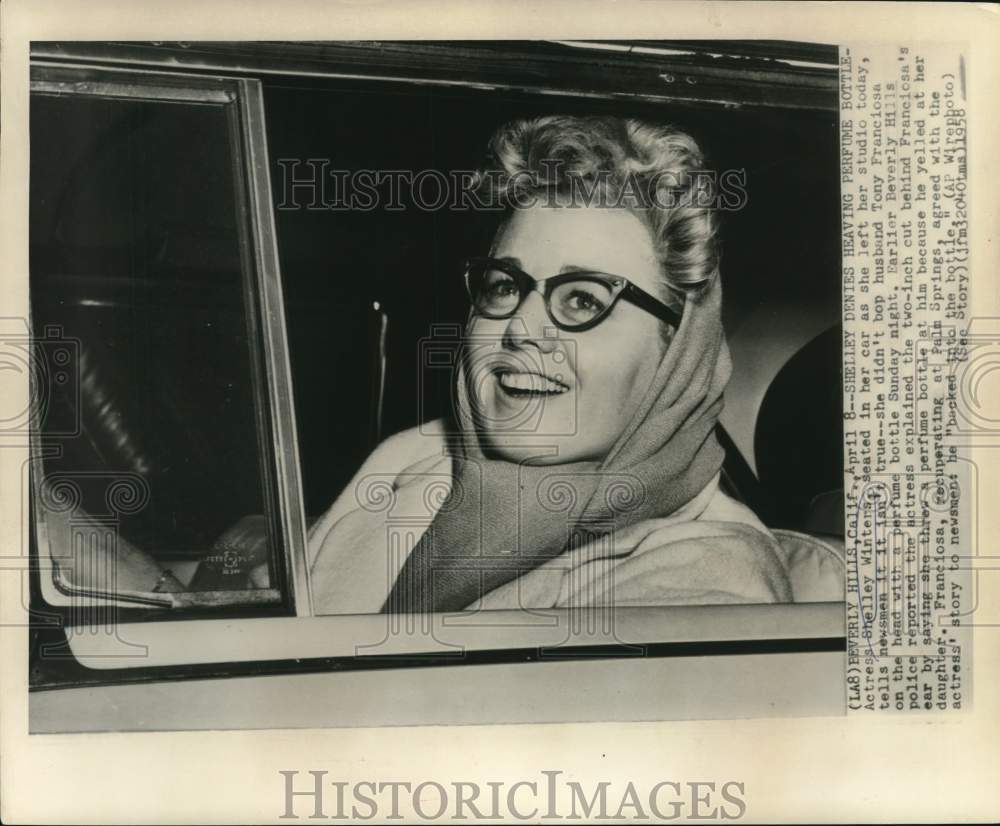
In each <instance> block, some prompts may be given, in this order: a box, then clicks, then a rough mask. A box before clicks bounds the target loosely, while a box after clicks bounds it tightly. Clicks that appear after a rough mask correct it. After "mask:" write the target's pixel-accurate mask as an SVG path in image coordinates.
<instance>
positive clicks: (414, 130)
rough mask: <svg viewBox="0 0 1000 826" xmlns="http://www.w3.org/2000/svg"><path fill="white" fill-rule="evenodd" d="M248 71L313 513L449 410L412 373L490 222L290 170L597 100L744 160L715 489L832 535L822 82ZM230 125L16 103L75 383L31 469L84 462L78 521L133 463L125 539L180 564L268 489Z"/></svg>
mask: <svg viewBox="0 0 1000 826" xmlns="http://www.w3.org/2000/svg"><path fill="white" fill-rule="evenodd" d="M262 79H263V93H264V105H265V112H266V119H267V141H268V149H269V162H270V174H271V183H272V190H273V198H274V203H275V206H276V209H275V223H276V233H277V243H278V250H279V255H280V264H281V276H282V288H283V292H284V297H285V304H284V313H285V319H286V326H287V335H288V340H289V348H290V368H291V377H292V383H293V387H294V395H295V411H296V426H297V434H298V446H299V461H300V465H301V472H302V482H303V493H304V501H305V510H306V515H307V519H313V518H315V517H317V516H319V515H320V514H321V513H322V512H323V511H324V510H325V509H326V508H327V507H329V505H330V504H331V503H332V502H333V500H334V499H335V498H336V497H337V495H338V494H339V493H340V492H341V490H342V489H343V487H344V485H345V484H346V482H347V481H348V480H349V479H350V477H351V476H352V474H353V473H354V472H355V470H356V469H357V467H358V466H359V465H360V464H361V462H362V461H363V460H364V459H365V457H366V456H367V454H368V453H369V452H370V450H371V449H372V447H373V446H374V444H375V442H376V441H377V440H378V439H379V438H381V437H384V436H386V435H389V434H391V433H394V432H397V431H400V430H403V429H405V428H408V427H411V426H413V425H415V424H417V423H418V422H420V421H422V420H427V419H430V418H434V417H437V416H440V415H442V414H443V413H444V412H445V411H446V408H447V405H448V402H449V399H450V388H449V384H448V382H449V378H450V371H445V370H440V369H435V367H434V365H433V364H424V363H422V361H421V359H420V353H421V343H422V342H426V341H427V339H428V337H433V335H434V334H435V329H438V326H440V325H444V327H445V328H447V325H458V324H460V323H461V322H462V321H463V320H464V318H465V314H466V307H465V303H464V302H465V297H464V293H463V289H462V283H461V279H460V270H459V262H460V261H461V260H462V259H463V258H465V257H467V256H470V255H476V254H482V253H483V251H484V249H485V247H486V245H487V244H488V243H489V239H490V237H491V234H492V232H493V230H494V228H495V225H496V221H497V216H496V215H495V214H480V213H473V212H470V211H463V210H448V209H439V210H435V211H431V212H425V211H420V210H416V209H401V210H391V209H375V210H371V211H360V210H330V209H307V208H295V207H294V206H290V205H289V202H288V201H289V199H288V194H289V192H290V191H291V192H292V194H293V198H292V200H295V193H296V192H298V190H295V189H294V188H293V189H292V190H288V186H289V183H290V179H289V178H288V177H287V176H288V173H289V169H290V168H295V169H296V170H297V171H296V173H295V174H297V175H299V176H302V175H305V174H307V171H306V170H305V169H304V168H303V167H301V166H299V167H294V164H293V167H290V166H289V161H292V162H294V161H295V160H296V159H298V160H304V159H316V158H319V159H329V163H330V167H331V168H335V169H342V170H361V169H405V170H420V169H438V170H443V171H447V170H455V169H460V170H474V169H476V168H477V167H479V165H480V164H481V162H482V160H483V157H484V154H485V151H486V144H487V140H488V138H489V136H490V135H491V133H492V132H493V131H494V130H495V129H496V128H497V127H498V126H499V125H501V124H502V123H504V122H506V121H507V120H509V119H512V118H520V117H530V116H533V115H541V114H550V113H573V114H578V113H612V114H619V115H623V116H630V117H640V118H646V119H649V120H651V121H657V122H669V123H672V124H674V125H676V126H678V127H680V128H681V129H684V130H686V131H688V132H689V133H690V134H692V135H693V136H694V137H695V138H696V139H697V140H698V141H699V143H700V144H701V145H702V147H703V148H704V150H705V151H706V154H707V156H708V158H709V164H710V168H713V169H717V170H729V169H738V170H745V176H746V190H747V192H748V195H749V198H748V201H747V203H746V205H745V207H744V208H743V209H741V210H739V211H734V212H730V213H728V214H726V215H724V217H723V236H722V237H723V263H722V278H723V289H724V304H725V310H724V322H725V325H726V329H727V334H728V337H729V341H730V346H731V348H732V351H733V360H734V380H733V383H732V384H731V386H730V390H729V393H728V395H727V409H726V413H725V414H724V416H723V420H722V426H721V429H720V436H721V439H722V441H723V444H724V446H725V448H726V451H727V459H726V464H725V469H724V480H723V481H724V485H725V486H726V488H727V489H728V490H729V492H730V493H732V494H733V495H735V496H737V498H739V499H741V500H742V501H744V502H745V503H746V504H748V505H749V506H750V507H751V508H752V509H753V510H755V511H756V512H757V513H758V515H759V516H760V517H761V518H762V519H763V520H764V521H765V523H767V524H768V525H770V526H774V527H783V528H790V529H793V530H798V531H803V532H807V533H813V534H821V535H824V536H830V537H837V536H841V537H842V536H843V507H842V491H841V488H842V485H843V464H842V462H843V457H842V452H841V450H842V448H841V441H842V436H841V407H840V405H841V380H840V341H841V337H840V332H839V319H840V304H839V301H840V256H839V188H838V180H837V176H836V170H837V168H838V167H837V150H838V136H837V110H836V100H835V93H834V91H831V93H830V94H831V99H830V101H829V105H828V106H813V107H808V106H802V107H799V108H795V109H793V110H789V109H780V110H779V109H775V108H773V107H770V106H766V105H725V106H720V105H718V104H713V103H711V102H707V101H698V100H692V101H688V102H683V101H681V102H674V103H672V104H667V103H664V102H662V101H650V100H647V99H644V98H642V97H636V98H629V97H627V96H624V95H621V96H618V97H614V98H612V99H608V98H596V97H583V96H579V95H571V94H565V95H559V94H538V93H535V92H530V91H524V90H520V91H519V90H517V89H509V88H462V87H456V86H449V85H421V84H416V83H409V82H401V81H400V82H391V81H385V80H383V81H378V82H375V81H371V80H365V79H337V78H324V77H315V76H308V75H306V74H303V75H301V76H288V75H281V74H273V75H267V74H264V75H262ZM225 129H226V124H225V123H224V122H220V121H219V120H218V119H215V118H214V116H213V115H211V114H210V113H208V112H207V111H205V110H202V109H198V108H197V107H194V106H184V105H178V104H173V105H164V104H153V103H142V102H122V101H110V102H109V101H103V100H93V99H72V98H65V97H46V96H36V98H35V99H34V100H33V102H32V110H31V130H32V137H31V140H32V143H31V151H32V156H31V292H32V312H33V324H34V328H35V329H36V330H41V329H43V328H46V327H49V326H53V325H54V326H56V327H58V328H59V329H61V330H62V331H64V334H65V335H66V336H68V337H69V338H70V339H72V340H73V341H74V342H75V345H74V346H75V347H76V350H75V353H76V355H75V357H76V358H78V359H79V376H80V381H79V386H78V387H76V386H73V387H66V388H61V389H58V390H57V391H56V392H55V394H54V395H53V399H52V405H51V411H50V413H49V418H48V420H47V422H48V424H47V426H48V427H50V428H55V429H58V428H59V427H60V426H61V425H60V421H62V422H63V423H64V425H65V426H66V427H71V426H72V424H73V423H74V422H79V434H78V436H77V437H75V438H72V439H66V440H63V442H62V445H63V448H62V450H61V452H59V453H58V454H57V455H56V454H53V455H51V456H48V457H47V458H46V459H45V462H44V472H45V473H46V474H47V475H58V473H59V472H60V471H62V470H71V471H73V472H75V473H77V474H79V472H80V471H81V469H86V472H87V473H89V474H90V477H89V478H90V479H91V482H92V483H91V482H87V483H86V484H84V490H83V501H82V507H83V508H84V509H85V510H87V511H88V512H94V513H99V512H101V509H102V508H103V507H104V506H105V503H104V497H105V491H104V489H103V488H102V487H101V475H102V474H107V473H114V472H123V471H127V472H130V473H134V474H136V475H138V476H139V477H142V479H144V480H145V481H146V483H147V484H148V488H149V491H150V497H151V503H152V507H149V508H145V509H142V510H141V511H139V512H136V513H127V514H124V515H122V517H121V530H122V535H123V537H124V538H125V539H126V540H127V541H129V542H131V543H133V544H135V545H136V546H137V547H141V548H143V549H145V550H147V551H148V552H149V553H151V554H152V555H153V556H154V557H155V558H157V559H161V560H166V561H171V562H174V563H177V562H183V561H184V560H188V561H189V562H193V563H194V564H195V567H197V563H198V562H199V561H200V560H203V559H204V558H205V557H206V556H207V555H211V553H212V550H213V549H214V548H217V547H218V546H219V542H220V540H222V539H223V537H226V536H227V535H229V536H230V537H231V536H232V531H233V529H234V527H236V526H242V527H241V533H240V535H241V537H242V539H240V542H242V543H244V548H245V547H248V546H249V545H254V547H256V548H257V550H256V551H255V555H251V557H252V559H254V560H257V561H259V560H260V558H261V551H260V549H259V548H260V540H261V535H260V534H261V532H262V531H265V526H264V524H263V522H262V521H261V522H260V523H259V524H256V525H255V524H252V523H248V522H247V521H246V520H247V519H248V518H250V519H251V520H252V519H253V518H254V517H255V516H256V517H259V515H261V514H263V513H264V512H265V509H266V503H267V501H268V497H269V495H270V494H269V493H268V489H267V484H266V470H265V465H267V463H268V457H269V455H270V454H269V449H270V448H269V446H268V444H267V439H266V438H265V435H264V434H265V433H266V426H267V420H266V411H262V410H261V407H260V403H259V401H258V399H259V396H258V390H259V387H260V386H261V382H263V381H264V380H265V378H264V370H263V368H262V366H261V364H262V355H261V352H260V349H259V344H258V343H257V342H256V341H255V338H254V330H255V324H256V323H257V322H256V320H255V319H256V313H257V312H258V310H257V308H256V306H255V303H254V297H253V296H252V295H248V294H247V293H246V288H245V284H244V281H243V279H242V275H241V254H243V253H242V252H241V248H240V241H239V238H238V234H237V232H236V229H235V226H236V217H235V209H236V208H235V206H234V201H233V197H232V189H231V186H230V185H229V175H230V169H231V165H232V163H233V158H232V157H230V154H229V150H228V149H227V147H228V143H227V141H226V138H225ZM67 136H71V138H72V139H70V140H67ZM192 147H197V151H196V152H195V151H192ZM291 183H294V181H291ZM376 306H377V307H378V311H376V309H375V307H376ZM436 325H437V326H436ZM383 356H384V362H383V360H382V357H383ZM383 382H384V392H383V391H382V390H381V386H382V383H383ZM60 417H61V418H60ZM255 531H256V533H255ZM249 558H250V557H248V559H249ZM245 561H246V560H244V562H245ZM245 567H246V566H245ZM196 574H197V572H196ZM202 576H203V577H204V576H205V575H204V572H203V573H202ZM192 581H193V582H196V581H197V578H196V577H195V578H194V579H193V580H192ZM192 587H195V586H194V585H192ZM205 587H209V586H207V585H206V586H205Z"/></svg>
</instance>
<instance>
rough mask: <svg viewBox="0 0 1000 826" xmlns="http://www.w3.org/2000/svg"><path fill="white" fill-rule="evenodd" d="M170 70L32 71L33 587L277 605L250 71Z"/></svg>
mask: <svg viewBox="0 0 1000 826" xmlns="http://www.w3.org/2000/svg"><path fill="white" fill-rule="evenodd" d="M168 80H169V82H164V81H163V80H162V79H161V78H158V77H157V76H155V75H154V76H151V77H149V76H145V77H144V76H142V75H131V76H127V77H125V78H122V77H119V76H112V77H110V78H105V77H103V76H102V75H100V74H99V73H98V76H97V77H96V79H95V78H94V77H93V76H91V75H88V74H86V73H83V74H81V73H73V72H68V71H66V70H62V71H56V70H47V71H39V72H36V75H35V77H34V81H33V86H32V99H31V133H32V145H31V149H32V152H31V222H30V224H31V238H30V243H31V248H30V254H31V258H30V267H31V304H32V332H33V336H32V338H33V343H34V345H35V346H34V353H35V363H36V364H37V365H38V366H39V369H40V370H42V371H43V374H40V375H38V376H36V377H35V379H36V386H37V387H38V389H39V391H40V392H43V393H45V413H44V416H43V417H42V419H41V421H40V422H39V423H38V424H39V427H38V430H37V439H36V451H37V459H38V461H37V463H36V465H35V468H34V470H35V477H36V478H35V484H36V493H37V496H36V519H37V523H38V526H39V538H40V540H41V541H40V547H41V548H42V550H43V551H44V552H46V554H47V556H48V559H49V561H50V563H51V568H50V570H49V571H48V572H47V573H46V574H45V575H43V577H42V583H43V586H44V592H45V594H46V597H47V599H48V601H49V602H52V603H57V604H59V603H65V602H67V601H69V602H72V601H73V600H79V599H87V600H91V601H97V602H100V601H102V600H108V599H113V600H114V601H115V602H117V603H121V604H125V605H135V606H143V607H147V608H177V607H183V608H211V607H213V606H225V605H242V606H250V607H252V606H287V605H289V604H290V597H291V594H290V591H289V589H288V588H287V580H288V577H287V576H286V573H287V570H288V568H289V564H288V560H287V558H286V555H285V552H286V550H288V548H289V545H288V544H287V543H286V542H285V541H284V540H285V538H286V530H285V527H284V525H283V519H282V513H281V511H280V508H279V505H278V503H279V501H280V495H279V489H280V483H279V480H278V478H277V477H278V471H277V467H276V458H275V447H274V445H275V443H276V439H275V437H274V434H273V432H272V430H273V411H272V409H271V404H270V398H271V396H272V395H273V391H274V387H273V386H272V385H271V384H270V383H269V381H268V375H269V373H268V367H267V364H266V358H267V356H268V354H267V353H266V352H265V342H266V338H267V337H266V335H265V330H264V326H265V325H264V324H263V323H262V321H261V316H262V312H261V300H262V295H261V288H260V283H259V279H258V274H259V269H260V267H259V265H260V261H259V257H258V256H256V255H255V252H254V243H255V238H257V237H258V236H259V227H255V226H253V224H252V221H248V220H247V216H248V214H249V204H248V199H249V193H250V190H251V184H253V183H254V182H252V181H250V182H248V181H247V180H246V178H245V174H244V169H245V160H246V159H245V157H244V154H245V152H244V142H245V139H246V129H245V126H244V125H243V124H242V123H241V120H240V117H239V115H240V107H241V105H242V104H244V101H241V99H240V93H241V91H242V89H241V87H240V86H238V85H236V86H233V85H229V86H226V85H225V84H223V85H219V84H213V83H211V82H198V81H197V80H195V79H190V78H188V79H182V80H180V81H178V80H176V79H172V80H171V79H168ZM272 372H273V371H272ZM293 516H294V514H293ZM286 522H287V520H286Z"/></svg>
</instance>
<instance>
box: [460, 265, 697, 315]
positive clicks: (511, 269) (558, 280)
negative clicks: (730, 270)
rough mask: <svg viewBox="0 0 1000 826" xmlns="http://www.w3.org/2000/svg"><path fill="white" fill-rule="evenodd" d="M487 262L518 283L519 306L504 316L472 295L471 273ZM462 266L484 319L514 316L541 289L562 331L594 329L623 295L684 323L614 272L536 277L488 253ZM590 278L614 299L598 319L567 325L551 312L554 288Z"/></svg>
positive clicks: (468, 290)
mask: <svg viewBox="0 0 1000 826" xmlns="http://www.w3.org/2000/svg"><path fill="white" fill-rule="evenodd" d="M485 264H488V265H490V266H493V267H495V268H496V269H498V270H500V271H501V272H504V273H506V274H507V275H509V276H510V277H511V278H513V279H514V281H515V282H516V283H517V287H518V293H519V295H520V298H519V300H518V302H517V305H516V306H515V307H514V308H513V309H512V310H511V311H510V312H509V313H503V314H502V315H489V314H486V313H484V312H481V311H480V310H479V309H478V308H477V307H476V299H475V297H474V296H473V295H472V285H471V284H470V283H469V272H470V271H471V270H472V268H473V267H474V266H477V265H485ZM463 267H464V280H465V292H466V294H467V295H468V297H469V301H470V302H471V304H472V311H473V312H474V313H476V314H477V315H480V316H482V317H483V318H490V319H494V320H497V321H500V320H503V319H507V318H513V316H514V314H515V313H516V312H517V311H518V310H519V309H520V308H521V305H522V304H523V303H524V302H525V300H526V299H527V297H528V293H531V292H538V293H539V294H540V295H541V296H542V299H543V301H544V303H545V312H546V314H547V315H548V317H549V320H550V321H551V322H552V323H553V324H555V325H556V327H558V328H559V329H560V330H565V331H566V332H573V333H579V332H583V331H585V330H591V329H593V328H594V327H596V326H597V325H598V324H600V323H601V322H602V321H604V320H605V319H606V318H608V316H610V315H611V311H612V310H613V309H614V308H615V305H616V304H617V303H618V299H619V298H624V299H625V300H626V301H628V302H630V303H631V304H634V305H635V306H637V307H638V308H639V309H641V310H645V311H646V312H647V313H649V314H650V315H653V316H655V317H656V318H658V319H659V320H660V321H664V322H666V323H667V324H670V325H671V326H673V327H674V329H677V328H678V327H680V325H681V314H680V313H678V312H677V311H676V310H675V309H674V308H673V307H670V306H669V305H667V304H666V303H664V302H663V301H661V300H660V299H658V298H657V297H656V296H654V295H651V294H650V293H648V292H646V291H645V290H644V289H642V288H641V287H637V286H636V285H635V284H633V283H632V282H631V281H629V280H628V279H627V278H625V276H623V275H613V274H612V273H606V272H600V271H597V270H577V271H575V272H564V273H557V274H556V275H550V276H549V277H548V278H535V277H534V276H533V275H529V274H528V273H526V272H525V271H524V270H522V269H521V268H520V267H518V266H517V265H516V264H512V263H511V262H510V261H504V260H503V259H501V258H490V257H489V256H475V257H472V258H467V259H465V261H464V262H463ZM588 278H589V279H591V280H596V281H599V282H601V283H603V284H604V285H605V286H607V287H609V288H610V290H611V298H610V300H609V301H608V306H607V309H605V310H604V312H603V313H601V314H600V315H599V316H597V317H596V318H592V319H590V320H589V321H584V322H583V323H582V324H576V325H571V326H568V325H566V324H564V323H563V322H561V321H559V320H558V319H556V318H555V316H553V315H552V308H551V305H550V301H551V296H552V291H553V290H555V288H556V287H558V286H559V285H560V284H565V283H567V282H570V281H580V280H586V279H588ZM526 287H527V288H528V289H525V288H526ZM539 287H543V289H542V290H539V289H538V288H539Z"/></svg>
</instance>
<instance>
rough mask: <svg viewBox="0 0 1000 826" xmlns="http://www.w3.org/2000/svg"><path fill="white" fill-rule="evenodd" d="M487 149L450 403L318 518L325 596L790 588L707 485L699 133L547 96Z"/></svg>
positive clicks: (541, 598)
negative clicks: (574, 110) (483, 250)
mask: <svg viewBox="0 0 1000 826" xmlns="http://www.w3.org/2000/svg"><path fill="white" fill-rule="evenodd" d="M491 148H492V153H493V159H494V162H495V163H494V166H495V168H494V169H491V170H488V171H487V172H486V173H484V174H483V175H482V176H481V182H482V186H483V189H484V191H487V192H488V193H489V194H490V195H492V196H494V197H496V198H498V199H499V200H500V201H501V202H502V203H503V204H504V205H505V206H506V207H508V213H507V216H506V218H505V220H504V222H503V224H502V226H501V227H500V229H499V230H498V232H497V234H496V236H495V239H494V242H493V246H492V249H491V250H490V252H489V255H488V256H486V257H483V258H475V259H471V260H470V261H469V262H468V263H467V265H466V271H465V278H466V286H467V288H468V292H469V297H470V301H471V310H470V315H469V320H468V324H467V328H466V336H465V342H464V346H463V351H462V358H461V359H460V364H459V369H458V370H457V375H456V378H455V391H456V393H455V402H456V403H455V413H454V417H453V420H451V421H437V422H432V423H430V424H429V425H423V426H421V427H418V428H414V429H412V430H409V431H406V432H404V433H401V434H398V435H396V436H393V437H392V438H390V439H388V440H386V441H385V442H384V443H383V444H381V445H380V446H379V447H378V448H377V449H376V450H375V451H374V453H373V454H372V455H371V456H370V457H369V459H368V460H367V461H366V462H365V464H364V466H363V467H362V468H361V469H360V470H359V471H358V473H357V475H356V476H355V478H354V479H353V480H352V482H351V483H350V484H349V485H348V486H347V488H346V489H345V491H344V492H343V494H342V495H341V496H340V497H339V498H338V500H337V501H336V502H335V503H334V504H333V506H332V507H331V508H330V510H329V511H328V512H327V513H326V514H325V515H324V516H323V517H322V518H321V519H320V520H319V521H318V522H317V523H316V524H315V525H314V526H313V527H312V529H311V531H310V551H311V556H312V588H313V595H314V601H315V603H316V605H317V607H318V609H319V611H320V612H322V613H373V612H379V611H392V612H395V611H408V612H412V611H450V610H459V609H476V608H516V607H527V608H534V607H552V606H586V605H594V604H608V603H611V602H613V603H615V604H623V605H624V604H653V605H663V604H701V603H721V602H785V601H791V600H792V599H793V598H794V595H793V590H792V584H791V581H790V576H789V575H790V572H789V570H788V558H787V554H785V553H784V552H783V549H782V547H781V545H780V544H779V543H778V541H777V540H776V539H775V537H774V536H773V535H772V534H771V533H770V532H769V531H768V530H767V528H765V527H764V525H763V524H761V523H760V521H759V520H758V519H757V518H756V517H755V516H754V515H753V514H752V513H751V512H750V511H749V510H748V509H747V508H745V507H744V506H742V505H741V504H739V503H737V502H736V501H734V500H733V499H731V498H729V497H728V496H726V494H724V493H723V492H722V491H721V490H720V489H719V487H718V482H719V472H720V468H721V465H722V459H723V451H722V449H721V447H720V446H719V443H718V441H717V439H716V437H715V426H716V423H717V420H718V417H719V413H720V411H721V409H722V394H723V389H724V387H725V385H726V382H727V380H728V377H729V372H730V360H729V355H728V350H727V348H726V344H725V340H724V336H723V332H722V325H721V319H720V299H721V286H720V283H719V277H718V250H717V240H716V220H715V214H714V212H713V209H712V192H711V188H710V184H709V179H708V177H707V176H705V175H699V174H698V173H699V172H701V171H703V167H702V157H701V153H700V151H699V149H698V147H697V145H696V144H695V143H694V141H693V140H692V139H691V138H690V137H688V136H687V135H685V134H683V133H681V132H678V131H676V130H673V129H670V128H666V127H654V126H651V125H648V124H644V123H641V122H638V121H635V120H620V119H616V118H596V117H595V118H575V117H544V118H538V119H534V120H529V121H521V122H517V123H514V124H511V125H508V126H507V127H504V128H503V129H501V130H500V131H499V132H498V133H497V134H496V135H495V136H494V138H493V140H492V141H491ZM826 573H827V574H829V573H831V572H829V571H828V572H826ZM833 573H834V577H833V578H830V580H829V581H830V582H831V583H833V581H834V579H835V576H836V572H833ZM834 598H835V597H834Z"/></svg>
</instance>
